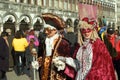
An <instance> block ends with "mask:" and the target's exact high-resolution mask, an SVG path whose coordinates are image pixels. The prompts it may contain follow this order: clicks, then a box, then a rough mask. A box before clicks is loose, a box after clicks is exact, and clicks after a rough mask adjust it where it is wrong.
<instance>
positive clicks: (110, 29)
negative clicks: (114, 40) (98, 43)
mask: <svg viewBox="0 0 120 80" xmlns="http://www.w3.org/2000/svg"><path fill="white" fill-rule="evenodd" d="M114 32H115V30H114V28H112V27H109V28H108V29H107V33H108V34H113V33H114Z"/></svg>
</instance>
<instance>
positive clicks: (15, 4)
mask: <svg viewBox="0 0 120 80" xmlns="http://www.w3.org/2000/svg"><path fill="white" fill-rule="evenodd" d="M78 2H80V3H84V4H91V5H97V6H98V17H100V18H101V16H102V15H105V16H106V17H107V20H109V21H110V22H112V21H114V18H113V15H114V14H115V12H114V5H113V4H112V3H109V1H108V0H107V1H105V2H103V0H0V13H1V14H0V31H3V30H5V29H6V28H11V29H12V33H14V32H15V31H16V30H19V29H23V30H26V29H28V28H31V29H33V28H35V29H40V27H41V25H42V23H43V19H42V18H41V14H42V13H46V12H48V13H54V14H56V15H58V16H60V17H62V18H63V20H64V21H67V20H68V19H69V20H70V21H71V23H72V24H71V25H73V24H74V22H75V21H76V19H78ZM112 19H113V20H112Z"/></svg>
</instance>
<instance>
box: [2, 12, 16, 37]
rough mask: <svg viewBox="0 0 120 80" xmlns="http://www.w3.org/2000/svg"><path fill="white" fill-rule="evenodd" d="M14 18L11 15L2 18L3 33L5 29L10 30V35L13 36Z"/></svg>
mask: <svg viewBox="0 0 120 80" xmlns="http://www.w3.org/2000/svg"><path fill="white" fill-rule="evenodd" d="M16 21H17V20H16V17H15V16H14V15H13V14H7V15H5V16H4V17H3V31H5V30H6V29H11V33H12V34H13V35H14V34H15V29H16V28H15V25H16V24H15V23H16Z"/></svg>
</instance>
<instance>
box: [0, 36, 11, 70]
mask: <svg viewBox="0 0 120 80" xmlns="http://www.w3.org/2000/svg"><path fill="white" fill-rule="evenodd" d="M8 68H9V48H8V45H7V44H6V41H5V40H4V39H3V38H2V37H0V70H2V71H7V70H8Z"/></svg>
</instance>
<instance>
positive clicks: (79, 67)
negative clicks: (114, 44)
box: [54, 18, 116, 80]
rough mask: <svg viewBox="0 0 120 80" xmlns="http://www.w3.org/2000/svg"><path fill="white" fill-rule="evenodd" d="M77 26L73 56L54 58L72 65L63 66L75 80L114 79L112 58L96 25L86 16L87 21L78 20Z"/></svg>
mask: <svg viewBox="0 0 120 80" xmlns="http://www.w3.org/2000/svg"><path fill="white" fill-rule="evenodd" d="M78 26H79V31H78V46H76V49H75V53H74V55H73V58H71V57H63V56H58V57H56V58H54V59H55V60H61V61H63V62H64V63H66V67H67V66H70V67H72V68H70V69H66V68H65V73H66V74H67V75H68V76H70V77H72V78H73V79H75V80H116V78H115V72H114V67H113V63H112V58H111V56H110V54H109V52H108V50H107V48H106V46H105V44H104V42H103V41H101V40H100V38H99V37H98V34H97V31H96V29H95V26H96V25H94V23H93V22H91V21H90V20H89V18H88V21H84V19H83V20H82V21H80V22H79V24H78ZM72 70H75V73H76V75H74V74H75V73H74V71H72Z"/></svg>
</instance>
